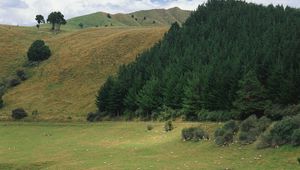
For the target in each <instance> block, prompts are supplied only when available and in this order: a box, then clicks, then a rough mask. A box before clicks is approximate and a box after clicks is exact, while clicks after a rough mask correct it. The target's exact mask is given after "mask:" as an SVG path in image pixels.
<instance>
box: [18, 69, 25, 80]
mask: <svg viewBox="0 0 300 170" xmlns="http://www.w3.org/2000/svg"><path fill="white" fill-rule="evenodd" d="M16 75H17V76H18V77H19V79H20V80H22V81H25V80H27V76H26V73H25V72H24V70H17V72H16Z"/></svg>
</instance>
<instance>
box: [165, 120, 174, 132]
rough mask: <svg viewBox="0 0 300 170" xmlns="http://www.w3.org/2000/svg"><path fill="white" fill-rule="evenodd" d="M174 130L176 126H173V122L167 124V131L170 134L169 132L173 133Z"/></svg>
mask: <svg viewBox="0 0 300 170" xmlns="http://www.w3.org/2000/svg"><path fill="white" fill-rule="evenodd" d="M173 129H174V126H173V123H172V121H167V122H166V123H165V131H166V132H169V131H172V130H173Z"/></svg>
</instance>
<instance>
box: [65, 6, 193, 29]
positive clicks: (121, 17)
mask: <svg viewBox="0 0 300 170" xmlns="http://www.w3.org/2000/svg"><path fill="white" fill-rule="evenodd" d="M190 13H191V11H185V10H181V9H179V8H171V9H168V10H165V9H153V10H144V11H137V12H133V13H129V14H115V15H112V14H109V15H110V17H108V13H104V12H97V13H94V14H89V15H85V16H80V17H76V18H72V19H70V20H68V24H67V25H69V26H72V27H74V28H79V24H80V23H82V24H83V26H84V27H95V26H100V27H101V26H102V27H103V26H108V27H110V26H167V25H171V24H172V23H173V22H178V23H179V24H182V23H184V21H185V20H186V19H187V18H188V16H189V15H190Z"/></svg>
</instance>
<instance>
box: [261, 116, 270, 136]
mask: <svg viewBox="0 0 300 170" xmlns="http://www.w3.org/2000/svg"><path fill="white" fill-rule="evenodd" d="M271 123H272V120H271V119H269V118H267V117H266V116H263V117H261V118H260V119H259V120H258V125H257V126H258V129H259V130H260V131H261V132H264V131H265V130H267V128H268V127H269V126H270V125H271Z"/></svg>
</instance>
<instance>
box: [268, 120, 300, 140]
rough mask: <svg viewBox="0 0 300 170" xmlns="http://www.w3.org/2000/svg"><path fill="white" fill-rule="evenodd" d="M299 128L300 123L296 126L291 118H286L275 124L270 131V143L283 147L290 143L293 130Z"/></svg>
mask: <svg viewBox="0 0 300 170" xmlns="http://www.w3.org/2000/svg"><path fill="white" fill-rule="evenodd" d="M299 126H300V122H299V124H297V123H296V122H295V120H293V118H291V117H288V118H286V119H283V120H282V121H280V122H278V123H276V124H275V125H274V127H273V128H272V129H271V130H270V134H271V136H272V139H273V140H272V142H274V144H275V145H283V144H286V143H289V142H290V141H291V138H292V134H293V131H294V130H295V129H298V128H299Z"/></svg>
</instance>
